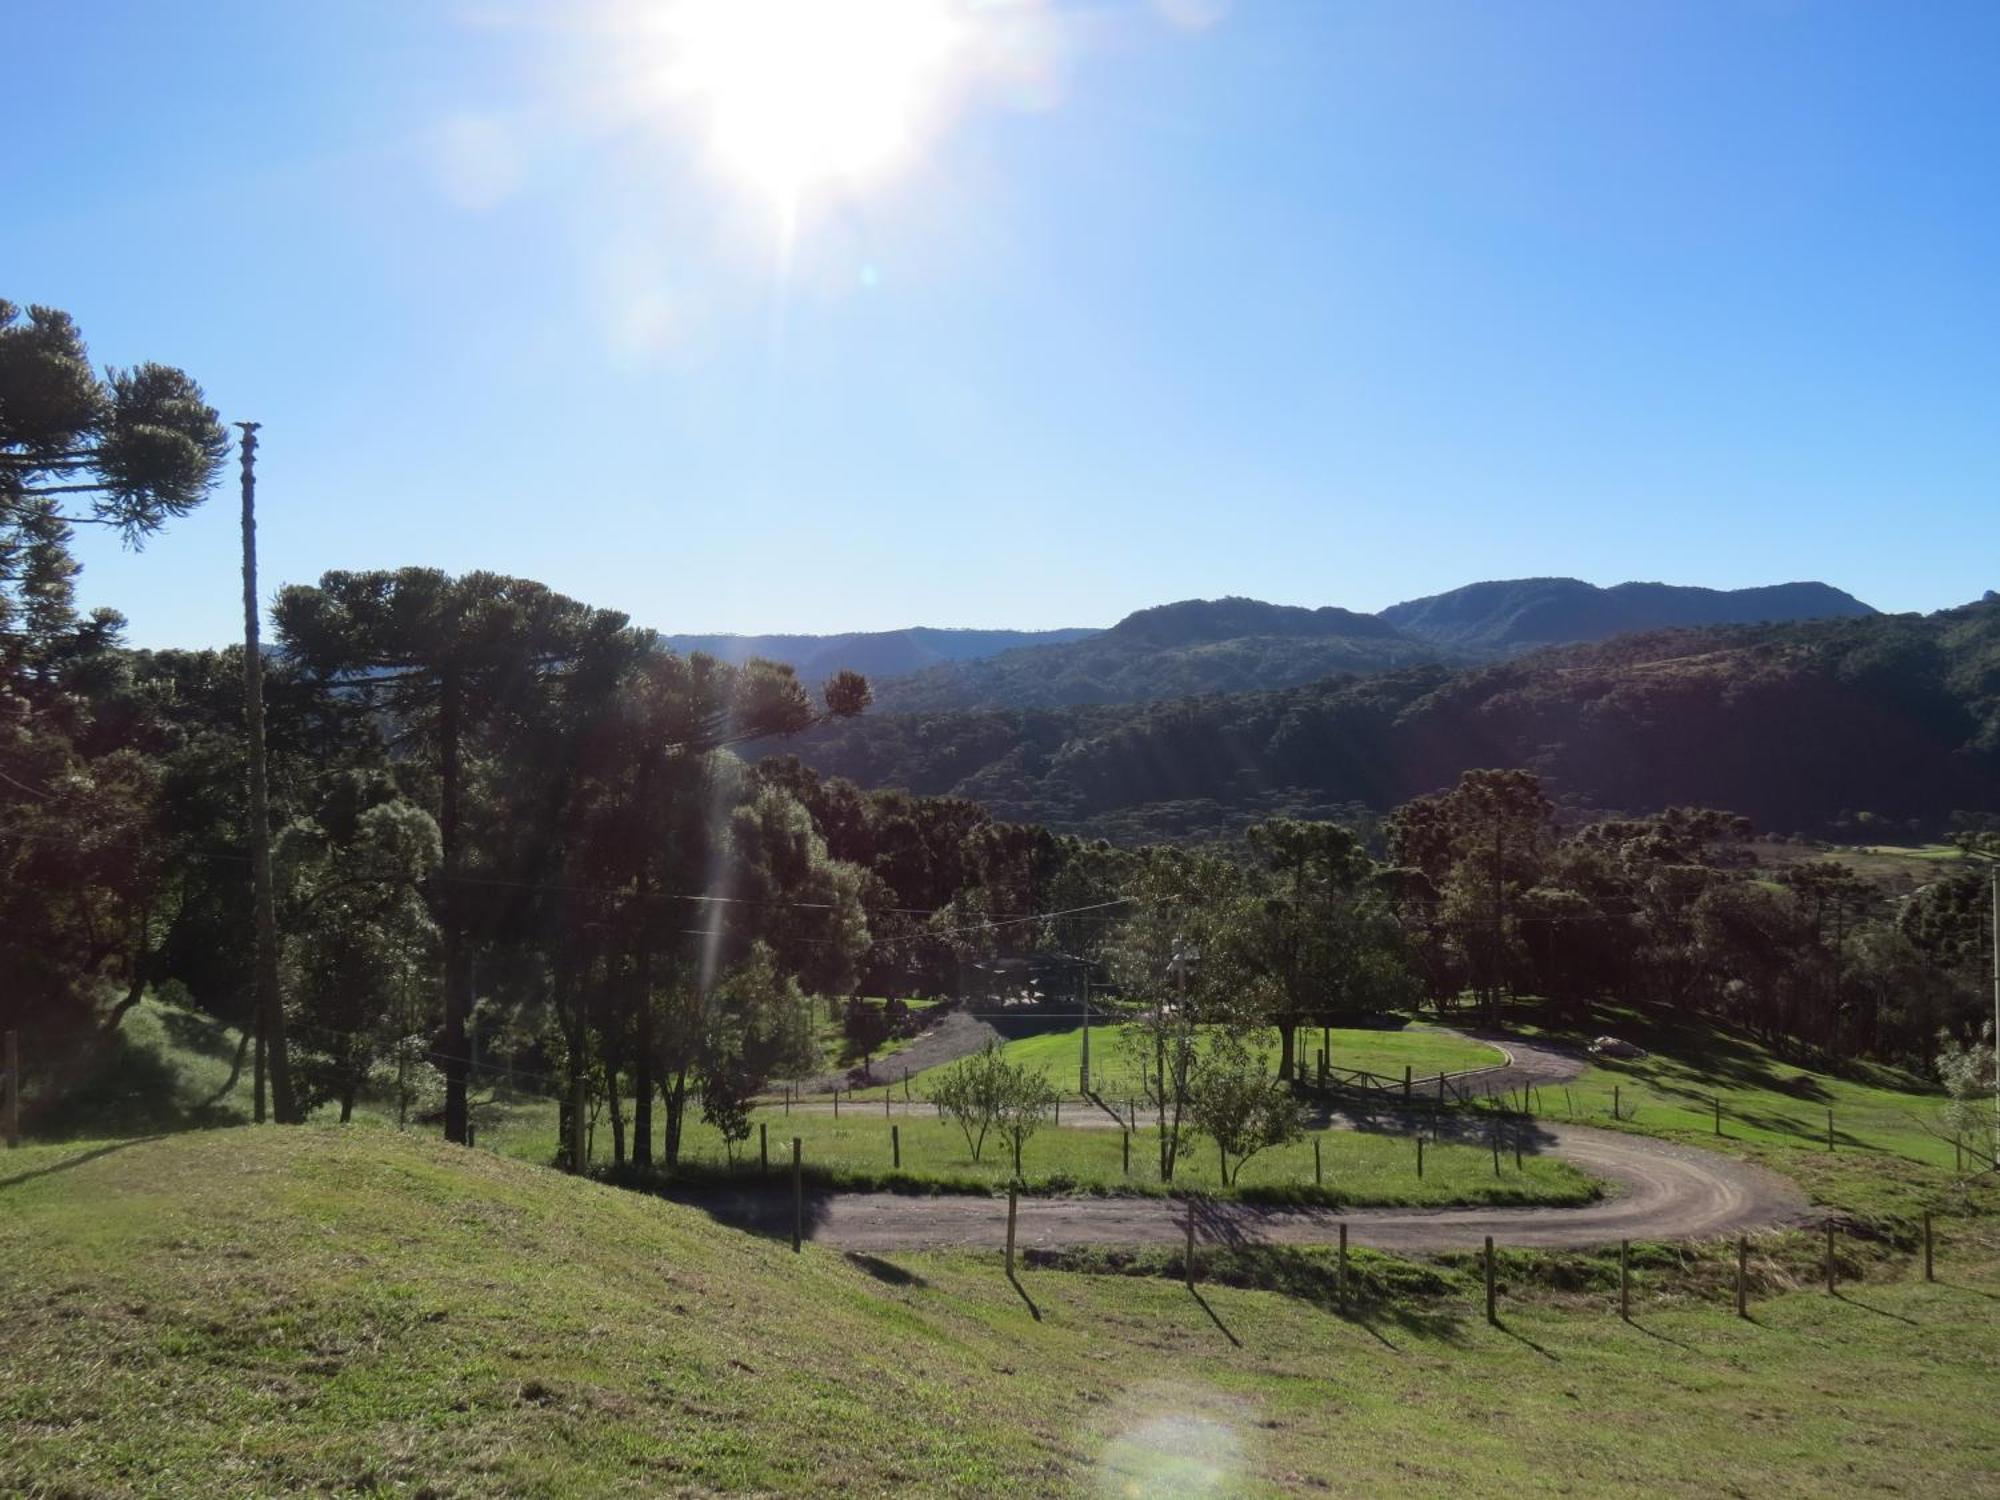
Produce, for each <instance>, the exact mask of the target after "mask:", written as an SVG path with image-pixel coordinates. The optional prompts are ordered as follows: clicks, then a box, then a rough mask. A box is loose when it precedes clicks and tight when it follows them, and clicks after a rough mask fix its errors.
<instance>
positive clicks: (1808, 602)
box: [1381, 578, 1875, 656]
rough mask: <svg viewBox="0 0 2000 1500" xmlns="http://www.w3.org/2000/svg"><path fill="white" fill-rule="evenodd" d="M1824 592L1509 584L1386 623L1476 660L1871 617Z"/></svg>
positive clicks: (1791, 586) (1397, 608)
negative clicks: (1630, 639)
mask: <svg viewBox="0 0 2000 1500" xmlns="http://www.w3.org/2000/svg"><path fill="white" fill-rule="evenodd" d="M1874 613H1875V611H1874V610H1873V609H1871V608H1870V607H1869V606H1868V605H1866V604H1863V603H1862V602H1861V601H1860V600H1859V599H1857V598H1855V597H1854V596H1853V595H1852V594H1849V593H1845V592H1843V591H1842V590H1840V589H1837V588H1834V587H1832V586H1831V585H1830V584H1824V583H1778V584H1772V585H1770V586H1768V587H1765V588H1751V589H1704V588H1693V587H1688V586H1684V585H1681V584H1671V583H1621V584H1618V585H1616V586H1615V587H1613V588H1599V587H1598V586H1597V585H1595V584H1591V583H1585V582H1583V580H1582V579H1579V578H1510V579H1501V580H1496V581H1494V582H1490V583H1469V584H1467V585H1466V586H1465V587H1464V588H1458V589H1453V590H1451V592H1449V593H1446V594H1433V595H1431V596H1430V597H1429V598H1425V599H1411V600H1409V601H1407V602H1405V603H1403V604H1392V605H1390V606H1389V607H1388V608H1387V609H1385V610H1383V611H1382V615H1381V618H1383V619H1384V620H1386V621H1388V622H1389V623H1390V624H1392V625H1394V626H1396V627H1397V628H1398V629H1399V630H1402V631H1403V632H1405V633H1406V634H1408V635H1412V636H1415V637H1417V638H1418V639H1419V640H1424V641H1428V642H1430V643H1431V644H1433V645H1435V646H1439V647H1443V648H1446V649H1449V650H1454V651H1460V652H1464V653H1467V654H1469V655H1474V656H1508V655H1513V654H1515V653H1517V652H1521V651H1531V650H1534V649H1536V648H1538V647H1542V646H1560V645H1574V644H1579V643H1582V642H1586V641H1602V640H1609V639H1610V638H1611V637H1612V636H1614V635H1625V634H1628V633H1630V632H1633V631H1640V630H1668V629H1673V628H1675V627H1679V626H1689V625H1753V624H1760V623H1773V622H1782V621H1786V620H1820V619H1841V618H1853V617H1859V616H1865V615H1872V614H1874Z"/></svg>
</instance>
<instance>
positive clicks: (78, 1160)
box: [0, 1135, 164, 1190]
mask: <svg viewBox="0 0 2000 1500" xmlns="http://www.w3.org/2000/svg"><path fill="white" fill-rule="evenodd" d="M162 1139H164V1137H162V1136H158V1135H140V1136H134V1137H132V1139H130V1140H127V1141H113V1142H112V1143H111V1144H110V1145H108V1146H99V1147H98V1148H97V1149H96V1150H94V1151H81V1152H78V1153H77V1154H76V1155H75V1156H66V1157H64V1158H63V1159H62V1160H61V1161H57V1162H50V1163H49V1164H48V1165H47V1166H46V1167H36V1168H35V1169H34V1170H33V1171H30V1172H16V1173H15V1174H14V1175H13V1176H12V1177H0V1190H5V1189H7V1188H11V1187H19V1186H20V1185H21V1184H22V1183H24V1182H33V1181H34V1180H35V1179H36V1178H37V1177H53V1176H54V1175H55V1174H56V1173H58V1172H67V1171H69V1170H70V1169H71V1168H73V1167H80V1166H82V1165H83V1164H84V1163H86V1162H93V1161H96V1160H97V1159H98V1158H99V1157H104V1156H109V1155H111V1154H112V1153H113V1152H114V1151H123V1150H125V1149H126V1147H128V1146H143V1145H145V1144H146V1143H147V1142H148V1141H157V1140H162Z"/></svg>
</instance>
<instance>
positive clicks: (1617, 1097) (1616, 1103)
mask: <svg viewBox="0 0 2000 1500" xmlns="http://www.w3.org/2000/svg"><path fill="white" fill-rule="evenodd" d="M1624 1097H1625V1086H1624V1085H1623V1084H1622V1083H1614V1084H1612V1085H1611V1118H1612V1119H1614V1120H1622V1119H1624V1118H1625V1104H1624Z"/></svg>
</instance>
